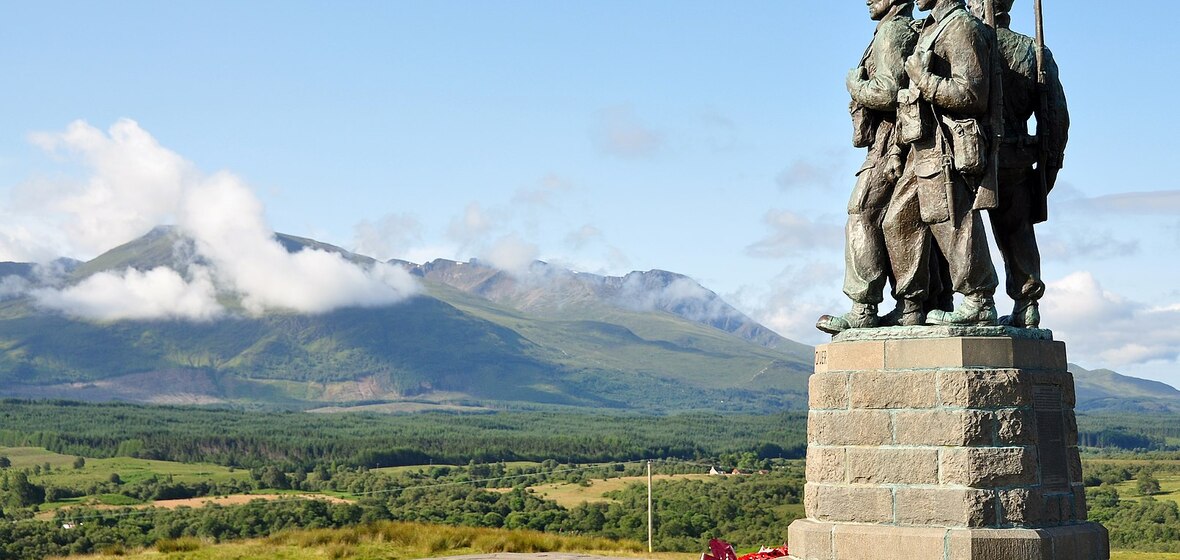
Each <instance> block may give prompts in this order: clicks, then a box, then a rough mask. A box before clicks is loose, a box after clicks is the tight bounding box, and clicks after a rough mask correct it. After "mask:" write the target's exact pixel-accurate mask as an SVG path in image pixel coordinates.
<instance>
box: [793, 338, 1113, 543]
mask: <svg viewBox="0 0 1180 560" xmlns="http://www.w3.org/2000/svg"><path fill="white" fill-rule="evenodd" d="M1074 399H1075V397H1074V385H1073V377H1072V375H1071V374H1070V373H1069V372H1068V371H1067V370H1066V358H1065V344H1064V343H1061V342H1054V341H1053V340H1052V334H1051V333H1050V332H1049V331H1041V330H1025V329H1006V328H1000V327H996V328H988V329H948V328H939V327H927V328H915V327H907V328H896V329H872V330H865V331H858V330H854V331H849V332H846V333H843V334H841V335H839V336H838V337H836V338H835V339H834V342H833V343H831V344H826V345H822V346H819V347H818V348H816V361H815V374H814V375H813V376H812V377H811V381H810V412H809V414H808V423H807V424H808V428H807V486H806V495H805V499H804V502H805V504H806V510H807V519H805V520H799V521H796V522H795V523H793V524H792V525H791V527H790V532H789V537H790V550H791V554H792V558H796V559H798V560H819V559H822V560H853V559H865V560H869V559H872V560H884V559H890V558H898V559H902V558H904V559H905V560H927V559H929V560H952V559H953V560H976V559H987V560H1007V559H1011V560H1106V559H1107V558H1109V545H1108V544H1107V537H1106V530H1105V529H1104V528H1103V527H1102V526H1101V525H1097V524H1094V523H1087V522H1086V494H1085V489H1084V488H1083V486H1082V472H1081V460H1080V458H1079V455H1078V448H1077V422H1076V419H1075V417H1074V412H1073V407H1074V404H1075V402H1074Z"/></svg>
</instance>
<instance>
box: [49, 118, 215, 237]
mask: <svg viewBox="0 0 1180 560" xmlns="http://www.w3.org/2000/svg"><path fill="white" fill-rule="evenodd" d="M31 140H32V142H33V143H34V144H36V145H37V146H39V147H41V148H43V149H44V150H46V151H48V152H51V153H53V154H55V155H58V156H59V157H62V158H64V159H66V160H67V161H76V162H77V163H80V164H81V165H83V166H84V167H85V168H87V170H88V171H89V173H88V176H87V177H86V178H85V179H84V180H82V181H78V182H62V183H60V184H58V185H57V188H55V189H48V190H47V191H46V192H45V193H44V195H43V196H47V197H52V198H50V199H49V200H45V201H44V202H45V203H46V204H45V210H46V211H48V212H50V213H52V215H53V216H54V217H55V218H57V219H56V220H54V221H55V222H56V226H57V227H58V228H59V229H60V230H61V231H63V232H64V233H65V234H66V236H67V238H68V242H69V244H70V246H71V247H73V248H75V249H77V250H80V251H81V252H82V253H83V256H87V257H88V256H92V255H95V254H97V253H99V252H101V251H105V250H107V249H110V248H111V247H114V246H116V245H119V244H121V243H125V242H127V241H129V240H131V239H134V238H136V237H138V236H140V235H143V234H144V233H147V232H148V231H149V230H150V229H151V228H153V227H155V226H157V225H160V224H161V223H163V222H165V221H166V220H167V219H168V218H169V217H170V216H172V215H173V214H174V213H175V212H176V205H177V203H178V201H179V200H180V193H181V192H182V191H183V190H184V189H185V188H187V187H188V186H190V185H191V184H192V183H193V182H194V180H195V179H196V175H197V174H196V170H195V169H194V168H193V166H192V164H191V163H189V162H187V161H185V160H184V159H183V158H181V157H180V156H179V155H177V154H176V153H174V152H172V151H170V150H168V149H166V148H164V147H163V146H161V145H160V144H159V143H158V142H157V141H156V139H155V138H153V137H152V136H151V135H150V134H148V133H147V131H145V130H143V129H142V128H140V127H139V125H138V124H137V123H136V122H135V121H132V120H128V119H121V120H119V121H118V122H116V123H115V124H114V125H113V126H111V128H110V130H109V131H108V133H103V132H102V131H101V130H99V129H97V128H94V127H92V126H90V125H89V124H86V123H85V122H82V121H76V122H74V123H71V124H70V125H69V127H67V129H66V130H65V132H62V133H56V134H48V133H38V134H33V135H32V136H31ZM41 186H43V185H41ZM26 196H28V195H26ZM34 198H36V197H34Z"/></svg>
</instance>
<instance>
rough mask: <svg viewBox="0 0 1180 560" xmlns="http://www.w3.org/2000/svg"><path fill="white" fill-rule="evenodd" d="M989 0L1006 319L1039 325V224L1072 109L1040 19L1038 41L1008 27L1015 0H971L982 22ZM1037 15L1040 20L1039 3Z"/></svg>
mask: <svg viewBox="0 0 1180 560" xmlns="http://www.w3.org/2000/svg"><path fill="white" fill-rule="evenodd" d="M989 1H990V2H992V6H991V7H992V9H993V10H994V11H995V21H996V35H997V42H998V45H999V52H1000V54H1001V57H1002V61H1001V62H1002V64H1003V88H1004V104H1003V115H1004V128H1003V140H1002V142H1001V144H1000V150H999V175H998V182H999V202H1000V204H999V207H998V208H996V209H994V210H989V211H988V215H989V217H990V218H991V223H992V232H993V234H994V235H995V237H996V244H997V246H998V247H999V249H1000V254H1001V255H1002V256H1003V258H1004V270H1005V276H1006V281H1005V284H1006V288H1007V291H1008V295H1009V297H1011V298H1012V300H1013V301H1014V302H1015V305H1014V306H1013V310H1012V314H1011V315H1008V316H1005V317H1003V318H1001V319H1000V322H1001V324H1007V325H1011V326H1014V327H1029V328H1036V327H1038V326H1039V325H1040V319H1041V318H1040V312H1039V310H1038V305H1037V301H1038V300H1039V299H1040V298H1041V296H1042V295H1043V294H1044V292H1045V284H1044V282H1043V281H1042V280H1041V256H1040V252H1039V250H1038V249H1037V238H1036V234H1035V232H1034V230H1033V225H1034V224H1038V223H1041V222H1043V221H1045V220H1046V219H1047V217H1048V206H1047V200H1046V197H1047V196H1048V194H1049V191H1051V190H1052V189H1053V185H1054V183H1055V182H1056V180H1057V172H1058V171H1059V170H1060V169H1061V167H1062V163H1063V160H1064V155H1065V145H1066V142H1067V141H1068V140H1069V108H1068V106H1067V104H1066V100H1065V92H1064V90H1063V88H1062V87H1061V81H1060V79H1059V77H1058V70H1057V63H1056V62H1054V60H1053V54H1052V53H1051V52H1050V51H1049V50H1048V49H1046V48H1045V46H1044V37H1043V35H1042V34H1041V33H1040V31H1039V30H1040V29H1041V25H1040V22H1039V21H1038V26H1037V28H1038V37H1037V39H1033V38H1032V37H1028V36H1027V35H1022V34H1020V33H1016V32H1015V31H1012V30H1011V29H1010V27H1009V25H1010V23H1011V16H1010V15H1009V12H1010V11H1011V9H1012V5H1013V2H1014V0H971V11H972V12H973V13H974V14H975V15H976V16H979V17H983V15H984V13H985V12H986V8H987V7H988V6H986V2H989ZM1037 15H1038V20H1039V16H1040V10H1039V6H1038V10H1037ZM1034 115H1035V116H1036V119H1037V120H1036V122H1037V130H1036V135H1035V136H1030V135H1029V132H1028V121H1029V118H1030V117H1032V116H1034ZM1034 164H1035V165H1036V167H1035V168H1034Z"/></svg>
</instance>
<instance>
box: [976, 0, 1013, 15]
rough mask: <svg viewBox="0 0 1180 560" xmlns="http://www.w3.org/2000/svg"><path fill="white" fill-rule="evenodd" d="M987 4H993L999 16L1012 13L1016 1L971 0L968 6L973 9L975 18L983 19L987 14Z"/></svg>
mask: <svg viewBox="0 0 1180 560" xmlns="http://www.w3.org/2000/svg"><path fill="white" fill-rule="evenodd" d="M987 2H991V3H992V6H994V7H995V10H996V15H997V16H998V15H1003V14H1006V13H1008V12H1010V11H1012V4H1013V3H1015V2H1016V0H969V1H968V4H969V5H970V7H971V13H972V14H975V17H977V18H980V19H983V16H984V14H986V13H987V12H986V10H985V8H986V6H987V4H986V3H987Z"/></svg>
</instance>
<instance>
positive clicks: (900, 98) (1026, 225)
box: [816, 0, 1069, 334]
mask: <svg viewBox="0 0 1180 560" xmlns="http://www.w3.org/2000/svg"><path fill="white" fill-rule="evenodd" d="M1013 1H1014V0H998V1H996V0H972V6H971V8H972V9H971V11H968V10H967V9H966V6H964V5H963V3H962V2H961V1H958V2H956V1H951V2H946V1H940V0H918V8H919V9H922V10H927V11H929V15H928V16H927V17H926V18H925V20H922V21H918V22H915V21H914V20H913V15H912V14H913V8H914V2H913V1H906V0H892V1H891V0H871V1H868V6H869V14H870V17H872V18H873V19H874V20H876V21H878V22H879V23H878V25H877V31H876V33H875V34H874V36H873V39H872V42H871V44H870V45H869V48H868V49H867V50H866V52H865V55H864V56H863V57H862V59H861V63H860V64H859V65H858V66H857V67H856V68H855V69H853V70H852V72H851V73H850V74H849V76H848V91H849V93H850V95H851V97H852V103H851V113H852V121H853V145H854V146H856V147H864V148H867V151H868V154H867V156H866V158H865V162H864V164H863V165H862V166H861V168H860V170H859V171H858V172H857V181H856V186H855V188H854V189H853V193H852V197H851V199H850V201H849V204H848V223H847V227H846V237H845V260H846V267H845V281H844V293H845V294H846V295H847V296H848V297H849V299H851V300H852V302H853V305H852V310H851V311H849V312H848V313H845V314H843V315H839V316H832V315H825V316H823V317H821V318H820V319H819V321H818V322H817V324H816V326H817V327H818V328H819V329H820V330H822V331H824V332H827V333H829V334H837V333H840V332H843V331H846V330H848V329H856V328H873V327H879V326H914V325H924V324H929V325H963V326H992V325H996V324H998V323H999V324H1005V325H1011V326H1015V327H1031V328H1037V327H1039V326H1040V314H1039V310H1038V306H1037V301H1038V300H1039V299H1040V298H1041V296H1042V295H1043V294H1044V289H1045V287H1044V283H1043V282H1042V281H1041V278H1040V254H1039V251H1038V249H1037V244H1036V236H1035V232H1034V230H1033V226H1034V225H1035V224H1037V223H1040V222H1043V221H1044V220H1045V219H1046V217H1047V206H1046V197H1047V194H1048V192H1049V190H1051V189H1052V186H1053V183H1054V181H1055V180H1056V177H1057V172H1058V171H1059V170H1060V169H1061V166H1062V160H1063V156H1064V151H1065V143H1066V140H1067V138H1068V129H1069V116H1068V109H1067V106H1066V102H1065V95H1064V92H1063V89H1062V87H1061V83H1060V81H1059V79H1058V72H1057V65H1056V63H1055V62H1054V60H1053V57H1052V54H1051V53H1050V52H1049V51H1048V49H1046V48H1045V47H1044V42H1043V37H1038V39H1033V38H1030V37H1027V36H1024V35H1021V34H1019V33H1016V32H1013V31H1012V30H1011V29H1010V28H1009V22H1010V20H1011V16H1010V15H1009V10H1010V9H1011V7H1012V4H1013ZM989 13H990V14H993V16H994V20H995V23H994V24H992V25H990V26H989V25H988V24H987V23H985V22H984V21H983V20H982V19H981V18H984V19H986V16H987V14H989ZM1038 13H1039V12H1038ZM1034 115H1035V116H1036V122H1037V131H1036V132H1037V134H1036V135H1029V132H1028V121H1029V119H1030V118H1031V117H1032V116H1034ZM1034 166H1035V167H1034ZM982 210H987V211H988V215H989V218H990V222H991V224H992V231H993V235H995V237H996V241H997V244H998V246H999V248H1000V254H1001V255H1002V256H1003V259H1004V265H1005V271H1006V287H1007V292H1008V295H1009V296H1010V297H1011V298H1012V299H1013V300H1014V301H1015V302H1016V304H1015V307H1014V309H1013V311H1012V313H1011V314H1010V315H1007V316H1005V317H1003V318H998V317H997V312H996V309H995V303H994V300H993V295H994V293H995V290H996V287H997V285H998V280H997V277H996V273H995V268H994V266H993V265H992V262H991V255H990V253H989V251H988V246H987V238H986V233H985V230H984V226H983V219H982V216H981V214H980V213H981V211H982ZM887 280H891V281H892V284H893V296H894V298H895V299H896V301H897V303H896V305H895V307H894V309H893V310H892V311H891V312H889V313H888V314H885V315H884V316H879V314H878V304H880V303H881V302H882V301H883V300H884V295H883V292H884V288H885V285H886V282H887ZM946 288H951V289H953V291H954V292H957V293H959V294H962V295H963V296H964V297H963V303H962V304H961V305H960V306H959V307H958V308H957V309H953V310H952V309H949V297H948V295H949V294H948V293H947V291H946Z"/></svg>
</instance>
